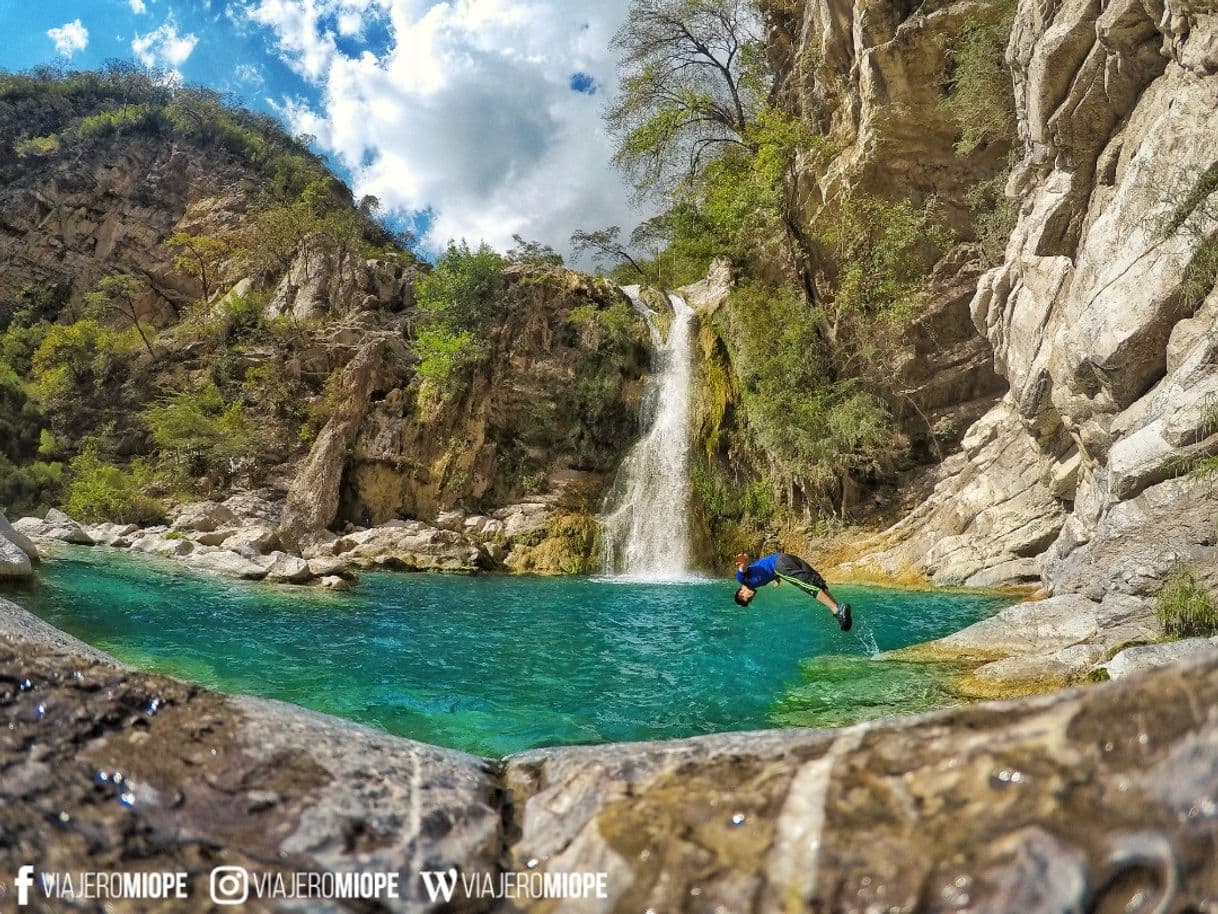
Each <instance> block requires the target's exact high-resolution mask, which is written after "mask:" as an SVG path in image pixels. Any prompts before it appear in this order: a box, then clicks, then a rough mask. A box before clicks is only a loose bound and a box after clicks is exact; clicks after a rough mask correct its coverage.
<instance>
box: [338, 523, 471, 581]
mask: <svg viewBox="0 0 1218 914" xmlns="http://www.w3.org/2000/svg"><path fill="white" fill-rule="evenodd" d="M334 549H335V552H336V554H337V555H338V556H339V557H340V558H342V559H343V560H344V561H345V562H347V563H349V564H351V565H358V566H362V567H370V566H385V567H390V568H400V569H404V570H407V571H453V572H465V573H471V572H474V571H477V570H478V569H479V568H481V567H482V565H483V554H482V551H481V550H480V549H479V548H478V546H477V545H476V544H474V543H473V542H471V541H470V540H468V539H466V538H465V537H464V536H462V535H461V534H460V533H456V532H455V531H452V530H441V529H439V528H437V527H431V526H429V525H427V524H422V523H418V522H413V521H399V522H397V523H396V524H392V525H390V524H386V525H385V526H381V527H373V528H372V529H371V530H363V531H360V532H357V533H350V534H347V535H345V536H343V537H342V538H340V539H339V540H338V542H337V543H335V546H334Z"/></svg>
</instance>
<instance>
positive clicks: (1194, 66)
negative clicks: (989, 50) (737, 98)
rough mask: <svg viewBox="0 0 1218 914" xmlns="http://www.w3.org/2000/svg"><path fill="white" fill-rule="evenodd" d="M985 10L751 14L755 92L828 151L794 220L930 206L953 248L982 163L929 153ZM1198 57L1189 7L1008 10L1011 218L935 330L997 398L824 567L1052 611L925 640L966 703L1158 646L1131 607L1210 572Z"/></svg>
mask: <svg viewBox="0 0 1218 914" xmlns="http://www.w3.org/2000/svg"><path fill="white" fill-rule="evenodd" d="M1004 7H1006V5H1005V4H1001V3H987V2H973V0H957V2H950V0H946V2H945V0H938V2H929V3H921V4H895V5H894V4H884V3H878V2H874V3H873V2H868V0H854V2H847V3H836V4H820V3H793V4H778V3H771V4H766V5H765V9H766V12H767V25H768V27H769V34H770V41H769V52H770V56H771V60H772V63H773V64H774V66H775V69H776V72H777V73H778V76H779V81H778V87H777V90H776V94H777V97H778V99H779V100H780V102H781V103H782V104H783V105H784V106H785V107H786V108H787V109H788V110H791V111H794V112H796V113H798V114H799V115H800V116H801V117H802V118H804V119H805V121H807V122H808V123H810V124H812V125H813V126H815V127H816V128H817V130H818V131H820V132H821V133H822V134H823V135H825V136H827V137H829V138H830V139H831V141H832V142H833V144H834V149H835V155H834V156H833V157H832V158H831V159H830V161H829V165H828V166H827V167H825V166H823V164H821V163H815V164H814V165H812V166H809V167H807V168H805V169H803V170H802V172H801V174H800V175H799V179H798V181H799V184H798V186H799V193H800V205H801V207H802V211H803V213H804V219H805V220H810V219H812V218H814V216H815V213H816V212H817V210H818V208H819V207H821V206H824V205H826V203H825V201H830V200H831V199H832V197H833V195H834V193H839V192H841V191H842V190H843V189H847V190H848V189H851V188H862V189H864V190H867V191H868V192H873V193H887V194H897V195H907V196H909V197H910V198H912V199H915V200H916V199H925V198H927V197H928V196H931V195H933V196H935V197H937V198H938V199H939V200H941V201H942V202H943V205H944V207H945V213H946V214H947V217H948V218H949V220H952V221H954V222H955V224H956V226H957V228H958V229H959V230H961V231H962V232H966V233H967V231H968V230H969V219H970V216H969V212H968V207H967V205H966V204H967V191H968V190H969V188H971V187H976V186H977V185H978V184H979V183H980V182H983V181H985V180H987V179H989V178H991V177H992V176H993V175H995V174H999V173H1000V169H1001V162H1000V159H1001V158H1002V156H1003V155H1005V153H1006V149H1005V148H1003V147H1002V145H1001V144H998V145H997V146H994V145H986V144H982V145H981V146H979V147H977V148H975V149H973V151H972V152H970V153H969V154H967V155H965V156H960V155H958V154H957V153H956V152H955V151H954V150H953V143H954V142H955V140H956V138H957V131H956V127H955V125H953V124H952V122H951V121H950V119H949V118H948V117H947V116H946V112H945V111H944V107H943V105H942V104H941V99H942V95H943V92H944V91H945V87H946V86H947V85H948V84H949V80H950V73H951V71H950V66H951V59H950V56H947V57H945V48H949V47H950V46H951V42H952V41H953V36H954V35H956V34H958V32H959V30H960V29H961V27H962V23H968V22H972V23H987V22H992V21H995V19H996V17H998V16H1000V15H1002V12H1003V9H1004ZM1216 46H1218V18H1216V17H1215V16H1214V14H1213V10H1212V9H1211V8H1210V6H1209V5H1206V4H1198V3H1190V2H1188V0H1167V2H1156V0H1147V2H1143V0H1125V2H1116V3H1109V4H1103V5H1097V4H1078V3H1058V2H1052V3H1041V2H1031V0H1025V2H1020V3H1018V4H1017V5H1016V6H1015V8H1014V23H1013V27H1012V29H1011V36H1010V42H1009V46H1008V48H1007V52H1006V59H1007V64H1008V67H1009V70H1010V74H1011V78H1012V80H1013V83H1014V102H1015V120H1016V126H1017V132H1018V142H1017V144H1016V148H1015V150H1014V152H1015V165H1014V169H1013V171H1012V173H1011V174H1010V177H1009V179H1008V181H1007V186H1006V196H1007V198H1008V199H1009V200H1011V201H1014V202H1015V203H1016V204H1017V206H1018V219H1017V223H1016V225H1015V227H1014V229H1013V231H1012V232H1011V235H1010V238H1009V242H1008V244H1007V245H1006V250H1005V256H1004V257H1003V259H1002V262H1001V263H1000V264H999V265H998V266H996V267H994V268H993V269H990V270H988V271H987V272H984V273H983V274H980V275H979V276H978V274H977V273H974V276H975V277H977V278H976V280H975V289H974V291H973V294H972V295H971V301H970V302H969V304H968V305H967V310H968V312H969V318H970V319H967V320H966V319H965V317H964V315H963V313H962V312H953V313H954V314H955V318H956V321H957V323H956V326H954V327H952V328H951V330H950V331H949V332H950V333H951V334H954V335H955V338H957V339H960V340H962V341H969V340H972V341H973V342H967V343H965V344H966V345H974V346H975V345H976V340H977V339H981V338H983V339H984V342H985V344H986V349H987V350H988V351H989V352H990V353H992V364H993V368H994V370H995V371H996V372H997V374H998V375H999V376H1000V378H1001V383H1002V385H1003V387H1005V388H1007V389H1006V391H1005V393H1003V391H1002V389H1001V388H1000V389H998V390H997V391H995V389H994V388H993V387H990V386H986V387H985V388H983V389H984V390H986V391H989V392H991V394H993V393H997V394H1001V397H1000V399H998V400H997V402H991V403H990V404H985V405H986V406H988V407H989V408H988V411H986V412H985V414H984V415H983V416H981V417H980V418H978V419H976V421H975V422H974V423H973V424H971V426H966V430H965V431H964V434H963V437H962V438H961V439H960V448H959V450H958V452H956V453H954V454H952V455H951V456H949V457H948V458H947V459H945V460H944V461H943V462H942V463H941V464H939V465H938V466H937V467H935V468H934V469H933V470H932V471H931V472H930V473H929V475H928V476H927V477H926V478H924V479H923V480H921V481H920V483H919V485H917V486H911V487H910V491H918V490H919V489H920V488H922V487H925V488H926V489H930V490H931V491H930V492H929V494H928V495H927V496H926V497H925V498H924V500H923V501H921V503H919V504H917V505H915V506H913V508H912V510H911V511H910V512H909V513H908V514H906V515H905V516H904V517H903V518H902V519H901V520H899V521H898V522H897V523H896V524H895V525H894V526H892V527H891V528H890V529H887V530H885V531H884V532H883V533H881V534H879V535H876V536H872V537H869V538H866V539H865V540H864V541H863V542H862V543H861V544H859V547H858V551H859V552H861V553H862V554H863V557H862V558H860V559H857V560H855V561H852V562H850V563H848V564H847V565H846V566H845V571H846V572H852V573H857V574H861V575H878V576H881V577H893V576H895V577H902V578H908V577H918V576H925V577H928V578H930V579H932V580H933V581H935V582H936V583H940V584H960V583H963V584H969V585H980V586H992V585H1004V584H1025V585H1035V586H1039V587H1040V588H1042V589H1043V590H1044V592H1046V593H1047V594H1048V595H1050V596H1051V599H1049V600H1047V601H1045V602H1043V603H1040V604H1033V605H1030V606H1028V607H1025V608H1019V609H1012V610H1010V611H1008V612H1007V613H1004V614H1002V616H1000V617H999V618H998V619H996V620H994V621H993V622H991V623H990V624H989V625H988V627H986V626H982V627H979V628H977V629H976V630H975V631H971V632H966V633H962V635H961V636H960V637H959V638H950V639H945V641H944V642H940V643H937V644H936V645H933V646H931V648H929V649H928V650H929V653H930V654H932V655H933V656H936V657H942V656H944V655H945V654H950V655H954V656H961V655H963V656H966V657H969V658H971V659H974V660H976V661H980V660H988V661H991V662H990V663H989V664H988V665H987V666H983V667H981V668H980V669H979V670H978V671H977V673H976V674H975V675H974V677H973V678H972V679H971V680H969V681H968V682H966V683H964V684H963V687H964V689H965V691H970V692H972V693H973V694H995V693H1001V692H1002V691H1003V690H1004V689H1005V690H1006V691H1008V692H1009V691H1011V690H1013V689H1026V690H1034V689H1036V688H1044V687H1047V686H1050V685H1061V684H1064V683H1066V682H1069V681H1072V680H1075V679H1077V677H1079V676H1081V675H1083V674H1084V673H1086V672H1087V670H1088V669H1090V668H1091V667H1092V666H1093V665H1095V664H1100V663H1102V661H1103V660H1104V658H1105V657H1106V656H1109V655H1111V653H1112V652H1113V651H1115V650H1117V649H1118V648H1119V647H1120V646H1121V645H1123V644H1127V643H1130V642H1136V641H1143V640H1147V639H1153V638H1155V637H1157V635H1158V627H1157V622H1156V621H1155V619H1154V615H1153V611H1152V608H1153V607H1152V602H1151V599H1150V598H1151V597H1153V595H1154V594H1155V593H1156V592H1157V591H1158V590H1159V588H1160V587H1161V586H1162V584H1163V581H1164V580H1165V578H1166V577H1167V576H1168V575H1169V574H1170V573H1171V572H1172V571H1173V569H1175V568H1177V567H1178V566H1180V565H1189V566H1192V567H1194V568H1195V570H1196V571H1197V572H1198V573H1199V575H1200V577H1201V579H1202V580H1203V581H1204V582H1206V583H1208V584H1209V585H1211V586H1212V585H1213V584H1215V583H1218V565H1216V563H1215V558H1216V557H1218V553H1216V551H1215V542H1216V539H1218V534H1216V533H1215V526H1214V518H1215V517H1216V516H1218V504H1216V503H1215V495H1214V490H1213V486H1212V484H1211V481H1210V479H1209V478H1208V477H1207V476H1205V475H1204V474H1202V475H1198V474H1197V473H1196V472H1192V473H1190V470H1192V469H1194V468H1195V467H1197V466H1198V465H1199V463H1200V462H1203V461H1204V459H1205V458H1207V457H1208V456H1210V455H1213V454H1215V453H1218V427H1216V426H1215V415H1216V414H1215V406H1216V405H1218V400H1216V398H1215V394H1216V388H1218V371H1215V358H1216V355H1218V348H1216V347H1215V339H1218V335H1216V334H1215V329H1216V328H1218V292H1216V291H1215V287H1214V283H1215V276H1216V275H1218V271H1216V270H1215V263H1218V257H1216V256H1215V253H1214V252H1215V244H1216V243H1218V242H1216V237H1218V203H1216V202H1215V199H1214V196H1213V195H1214V192H1215V188H1216V187H1218V183H1216V181H1215V175H1216V174H1218V147H1215V145H1214V143H1213V137H1214V135H1215V131H1216V130H1218V105H1215V92H1216V91H1218V88H1216V87H1218V83H1216V82H1215V78H1216V75H1218V56H1216V55H1215V50H1214V49H1215V47H1216ZM896 177H899V180H895V179H894V178H896ZM952 256H953V257H957V258H958V257H959V256H960V252H956V253H954V254H953V255H952ZM948 323H949V324H950V318H949V321H948ZM975 370H976V366H975V363H974V364H971V365H968V366H967V367H966V368H965V371H964V375H963V377H965V378H967V377H969V376H970V375H972V374H973V373H974V372H975ZM948 373H949V375H950V366H949V371H948ZM931 375H932V376H933V370H932V371H931ZM957 380H959V379H957ZM947 386H948V387H949V388H950V387H953V386H955V387H957V388H958V387H959V385H958V384H952V383H949V384H948V385H947ZM973 402H974V404H977V403H984V401H979V400H974V401H973Z"/></svg>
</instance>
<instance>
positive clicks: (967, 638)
mask: <svg viewBox="0 0 1218 914" xmlns="http://www.w3.org/2000/svg"><path fill="white" fill-rule="evenodd" d="M1098 611H1099V606H1098V604H1096V603H1094V602H1093V601H1091V600H1088V599H1087V598H1086V597H1082V596H1079V595H1077V594H1067V595H1064V596H1060V597H1051V598H1049V599H1047V600H1037V601H1033V602H1029V603H1016V604H1015V605H1014V606H1008V607H1006V608H1005V609H1002V610H1000V611H999V612H998V613H996V614H995V615H993V616H991V617H990V618H988V619H982V620H981V621H980V622H975V623H973V624H972V625H970V626H968V627H967V628H964V629H961V630H960V631H958V632H955V633H953V634H951V635H948V636H947V637H945V638H940V639H939V640H937V641H931V642H929V643H928V644H927V645H925V647H926V648H928V649H930V651H932V652H938V653H942V654H944V655H947V656H958V657H977V658H987V657H990V658H1000V657H1010V656H1031V655H1035V654H1048V653H1051V652H1054V651H1058V650H1061V649H1062V648H1067V647H1070V646H1072V645H1075V644H1079V643H1082V642H1085V641H1088V640H1091V639H1093V638H1094V637H1095V636H1096V635H1097V633H1098V632H1099V623H1098V622H1097V620H1096V614H1097V612H1098Z"/></svg>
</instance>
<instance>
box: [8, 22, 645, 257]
mask: <svg viewBox="0 0 1218 914" xmlns="http://www.w3.org/2000/svg"><path fill="white" fill-rule="evenodd" d="M625 7H626V0H447V2H435V0H240V2H233V0H229V2H224V0H52V2H42V3H31V2H28V0H0V29H2V30H3V34H4V35H5V36H6V41H5V43H4V46H3V49H2V50H0V67H4V68H5V69H10V70H21V69H25V68H27V67H30V66H33V65H36V64H43V63H60V64H65V65H67V66H70V67H73V68H88V67H95V66H98V65H99V64H101V63H102V62H103V61H104V60H106V59H108V58H112V57H119V58H126V59H134V60H139V61H141V62H143V63H146V64H150V65H155V66H158V67H162V68H167V69H172V70H175V71H177V72H178V73H179V74H180V75H181V77H182V79H184V80H185V81H187V82H192V83H201V84H204V85H207V86H211V87H213V88H215V89H218V90H220V91H224V92H232V93H234V94H235V95H237V96H239V97H240V98H241V99H242V101H243V102H244V103H245V104H247V105H249V106H250V107H252V108H255V109H258V110H261V111H267V112H270V113H272V114H275V115H276V116H278V117H279V118H280V119H281V120H282V121H283V122H284V123H285V126H287V128H288V129H289V130H291V131H293V132H306V133H310V134H312V135H314V136H316V137H317V138H318V148H319V151H321V152H322V153H323V154H325V155H327V157H328V158H329V159H330V160H331V162H332V163H333V165H334V166H335V168H336V170H337V171H338V172H339V173H340V174H342V175H343V176H344V177H345V178H347V179H348V180H349V181H350V182H351V183H352V184H353V186H354V189H355V191H356V193H357V194H363V193H372V194H375V195H376V196H378V197H379V198H380V199H381V200H382V201H383V203H384V204H385V205H386V207H387V208H388V209H389V210H390V212H391V213H393V214H395V215H396V217H397V218H399V219H404V220H407V221H410V220H412V219H413V218H414V217H416V216H417V215H418V214H420V213H427V214H429V215H428V216H427V217H424V218H423V219H422V220H421V221H416V222H415V223H414V224H415V225H416V226H418V227H419V228H420V229H421V231H422V232H424V233H425V234H426V238H425V239H424V241H425V246H426V247H428V248H430V249H432V250H436V249H438V248H440V247H442V246H443V244H444V243H445V242H446V241H447V240H448V239H450V238H459V237H464V238H467V239H469V240H471V241H479V240H486V241H488V242H490V243H492V244H495V245H496V246H499V247H506V246H508V245H510V244H511V236H512V235H513V234H516V233H519V234H522V235H524V236H525V237H527V238H530V239H537V240H540V241H544V242H546V243H549V244H552V245H554V246H556V247H558V248H559V249H560V250H564V249H565V248H566V240H567V237H568V236H569V235H570V233H571V232H572V231H574V230H575V229H577V228H596V227H599V226H602V225H607V224H618V223H620V224H623V225H624V226H625V227H627V228H629V226H630V225H632V224H633V223H634V222H635V221H637V218H638V215H637V213H636V212H635V211H634V210H633V208H632V207H631V206H630V204H629V201H628V196H629V194H628V191H627V190H626V189H625V187H624V185H623V182H622V179H621V177H620V176H619V175H618V174H617V173H616V172H614V170H613V169H612V168H611V167H610V165H609V157H610V155H611V145H610V141H609V138H608V137H607V136H606V135H605V132H604V129H603V125H602V124H601V120H600V115H601V112H602V110H603V106H604V104H605V102H606V100H607V99H609V98H611V97H612V94H613V92H614V89H615V63H616V62H615V60H614V59H613V56H612V54H611V52H610V51H609V50H608V42H609V38H610V37H611V36H612V34H613V32H614V30H616V28H617V27H618V25H619V24H620V22H621V20H622V17H623V16H624V13H625Z"/></svg>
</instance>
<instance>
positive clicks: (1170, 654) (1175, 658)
mask: <svg viewBox="0 0 1218 914" xmlns="http://www.w3.org/2000/svg"><path fill="white" fill-rule="evenodd" d="M1215 656H1218V638H1185V639H1183V640H1181V641H1165V642H1163V643H1161V644H1143V645H1139V646H1137V647H1129V648H1126V649H1125V650H1123V651H1121V652H1120V653H1119V654H1117V655H1116V656H1114V657H1112V658H1111V659H1110V660H1107V661H1105V662H1104V663H1100V664H1097V665H1096V667H1095V669H1097V670H1103V671H1104V672H1106V673H1107V674H1108V678H1110V679H1122V678H1124V677H1126V676H1132V675H1134V674H1135V673H1142V672H1145V671H1146V670H1153V669H1156V668H1158V667H1161V666H1169V665H1171V664H1174V663H1182V662H1184V661H1190V660H1197V659H1200V658H1202V657H1215Z"/></svg>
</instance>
